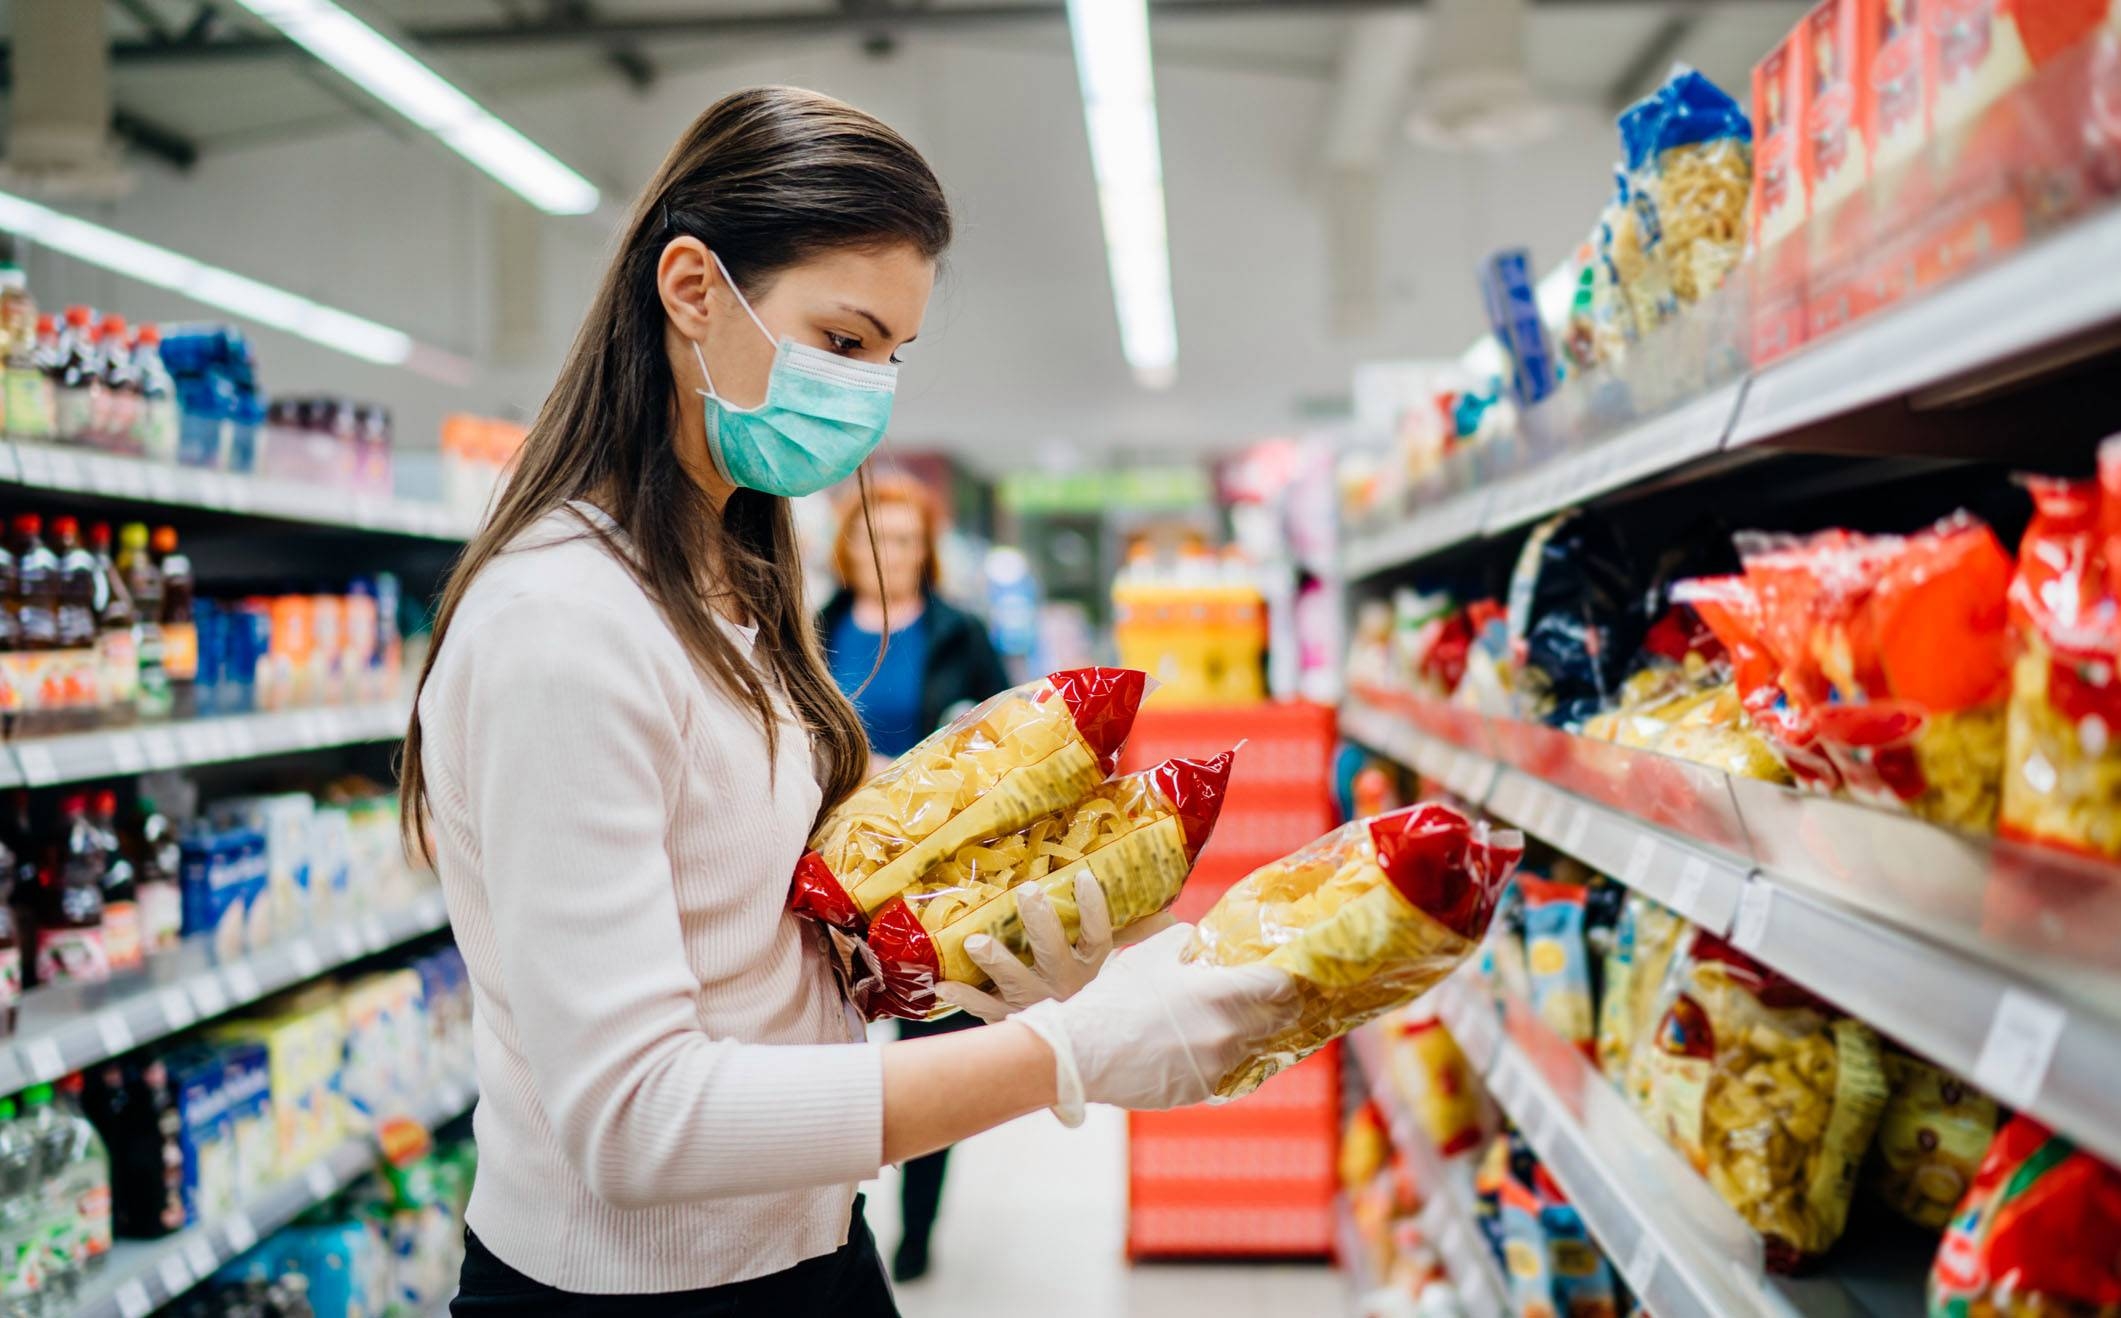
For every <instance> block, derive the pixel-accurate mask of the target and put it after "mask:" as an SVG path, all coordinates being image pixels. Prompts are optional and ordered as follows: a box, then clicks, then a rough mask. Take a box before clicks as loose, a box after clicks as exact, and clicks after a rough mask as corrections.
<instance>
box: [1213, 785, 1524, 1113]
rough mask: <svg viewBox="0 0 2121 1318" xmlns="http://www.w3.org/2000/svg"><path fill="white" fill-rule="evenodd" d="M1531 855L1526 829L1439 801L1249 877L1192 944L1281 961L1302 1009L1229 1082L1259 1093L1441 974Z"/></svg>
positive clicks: (1219, 959) (1343, 830)
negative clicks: (1496, 827)
mask: <svg viewBox="0 0 2121 1318" xmlns="http://www.w3.org/2000/svg"><path fill="white" fill-rule="evenodd" d="M1523 857H1524V838H1523V835H1522V834H1519V833H1517V832H1515V831H1512V830H1500V831H1493V830H1490V829H1489V827H1488V825H1486V824H1484V823H1479V822H1476V821H1473V820H1470V819H1468V818H1466V817H1465V816H1464V815H1462V814H1460V813H1459V812H1458V811H1456V810H1454V809H1452V808H1451V807H1450V806H1447V805H1441V804H1436V803H1433V802H1432V803H1427V804H1423V805H1414V806H1409V807H1407V808H1406V809H1404V810H1395V811H1393V812H1392V813H1390V814H1387V815H1379V816H1377V817H1376V818H1374V819H1358V820H1356V821H1354V822H1353V823H1350V824H1345V825H1343V826H1342V827H1340V828H1338V829H1335V830H1334V831H1333V832H1331V833H1328V834H1326V836H1324V837H1322V838H1320V839H1319V840H1318V841H1316V842H1313V843H1312V844H1311V845H1310V846H1307V847H1305V848H1303V849H1302V850H1301V851H1297V852H1295V853H1294V854H1292V855H1289V856H1287V857H1284V858H1283V859H1281V860H1277V861H1275V862H1274V863H1273V864H1271V865H1267V866H1264V867H1262V868H1260V869H1257V870H1254V871H1253V872H1252V873H1251V874H1249V875H1247V876H1246V877H1244V878H1243V879H1240V880H1239V881H1238V882H1237V884H1236V886H1234V887H1232V888H1231V889H1230V891H1228V892H1227V893H1224V894H1223V896H1222V898H1221V899H1220V900H1219V901H1217V902H1216V903H1215V905H1214V906H1213V907H1212V908H1210V909H1209V911H1208V913H1207V914H1206V915H1204V916H1202V917H1201V921H1200V923H1199V925H1197V926H1196V927H1195V929H1194V932H1193V941H1192V944H1191V946H1189V947H1188V948H1187V951H1186V957H1187V959H1188V960H1192V961H1206V962H1210V963H1212V964H1215V965H1225V966H1232V965H1245V964H1248V963H1251V962H1255V961H1264V962H1266V963H1268V964H1269V965H1274V966H1279V967H1281V968H1282V969H1283V970H1286V971H1287V972H1288V973H1289V974H1290V976H1292V977H1293V978H1294V979H1295V981H1296V989H1297V999H1298V1002H1299V1003H1300V1006H1301V1009H1300V1011H1299V1014H1298V1017H1297V1021H1296V1023H1295V1024H1294V1025H1292V1026H1290V1027H1289V1028H1288V1029H1287V1030H1285V1031H1283V1032H1282V1033H1281V1034H1280V1035H1277V1036H1276V1037H1275V1038H1274V1039H1272V1040H1269V1041H1268V1042H1267V1043H1266V1044H1265V1045H1264V1046H1263V1047H1262V1048H1261V1049H1260V1050H1259V1051H1258V1052H1257V1053H1256V1054H1255V1055H1254V1056H1252V1057H1251V1058H1249V1059H1248V1060H1247V1061H1245V1062H1244V1063H1242V1064H1241V1065H1239V1066H1238V1067H1237V1068H1236V1069H1234V1070H1232V1071H1231V1072H1230V1074H1228V1075H1226V1076H1224V1077H1223V1078H1222V1081H1221V1083H1220V1084H1218V1085H1217V1086H1216V1093H1217V1094H1219V1095H1221V1096H1223V1097H1226V1098H1227V1097H1235V1096H1237V1095H1240V1094H1245V1093H1249V1092H1251V1091H1252V1090H1253V1089H1256V1088H1258V1087H1259V1085H1260V1083H1261V1082H1262V1081H1264V1080H1266V1079H1267V1078H1268V1077H1269V1076H1271V1075H1273V1074H1274V1073H1275V1072H1277V1071H1279V1070H1281V1069H1282V1068H1284V1067H1286V1066H1291V1065H1294V1064H1295V1063H1296V1062H1299V1061H1301V1060H1302V1059H1303V1058H1305V1057H1307V1056H1309V1055H1310V1054H1311V1053H1313V1052H1316V1051H1317V1050H1318V1049H1320V1048H1322V1047H1324V1046H1325V1045H1326V1044H1327V1043H1329V1042H1331V1041H1332V1040H1333V1039H1336V1038H1338V1037H1340V1036H1341V1035H1343V1034H1346V1033H1347V1032H1348V1031H1349V1030H1352V1029H1354V1028H1355V1027H1356V1026H1358V1025H1360V1024H1362V1023H1363V1022H1364V1021H1367V1020H1369V1019H1371V1018H1372V1017H1375V1016H1378V1015H1381V1014H1382V1013H1384V1012H1387V1011H1390V1010H1391V1009H1392V1008H1394V1007H1398V1006H1403V1005H1405V1004H1406V1003H1409V1002H1412V1001H1413V1000H1414V999H1415V998H1417V997H1419V996H1421V994H1423V993H1425V992H1427V991H1428V990H1429V989H1431V988H1433V987H1435V986H1436V984H1437V983H1439V982H1440V981H1441V980H1442V979H1443V978H1444V977H1445V976H1446V975H1449V974H1450V973H1451V972H1452V971H1453V970H1455V969H1457V968H1458V965H1459V963H1460V962H1462V961H1464V960H1465V959H1466V957H1468V956H1470V955H1471V954H1472V952H1473V949H1474V948H1476V947H1478V946H1479V945H1480V940H1481V938H1482V937H1483V936H1484V935H1485V934H1486V933H1487V928H1488V920H1489V918H1490V917H1492V916H1493V915H1494V913H1495V903H1496V900H1497V899H1498V898H1499V897H1500V896H1501V893H1502V888H1503V885H1504V884H1505V883H1507V882H1508V881H1509V878H1510V875H1511V874H1512V872H1514V871H1515V870H1516V868H1517V862H1518V861H1519V860H1521V859H1523Z"/></svg>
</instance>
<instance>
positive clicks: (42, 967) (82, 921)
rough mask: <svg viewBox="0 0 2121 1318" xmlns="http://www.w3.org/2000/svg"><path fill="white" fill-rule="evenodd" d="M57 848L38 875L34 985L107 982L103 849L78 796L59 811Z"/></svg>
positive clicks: (84, 802)
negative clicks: (104, 933) (35, 972)
mask: <svg viewBox="0 0 2121 1318" xmlns="http://www.w3.org/2000/svg"><path fill="white" fill-rule="evenodd" d="M61 814H62V822H61V824H60V832H61V836H60V840H59V845H58V847H57V848H56V849H55V853H56V854H55V855H54V858H53V861H52V863H51V864H50V865H48V866H47V867H46V868H45V869H44V871H43V873H42V874H40V875H39V883H40V885H41V886H42V888H43V893H42V898H43V900H42V901H41V902H40V903H39V910H38V914H37V982H38V983H39V984H53V983H59V982H71V983H90V984H100V983H102V982H104V981H105V980H108V979H109V978H110V949H109V947H108V945H107V944H106V943H105V942H104V938H103V849H102V847H101V846H99V845H98V844H97V839H96V832H95V829H94V827H93V826H91V825H90V824H89V822H88V798H87V796H85V795H84V794H82V793H80V792H76V793H74V794H73V795H71V796H69V797H67V798H66V801H65V803H64V805H63V806H62V807H61Z"/></svg>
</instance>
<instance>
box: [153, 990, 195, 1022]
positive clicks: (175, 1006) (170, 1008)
mask: <svg viewBox="0 0 2121 1318" xmlns="http://www.w3.org/2000/svg"><path fill="white" fill-rule="evenodd" d="M155 1000H156V1001H157V1002H159V1003H160V1004H161V1006H162V1020H163V1023H164V1024H166V1025H168V1026H169V1028H170V1029H171V1030H181V1029H183V1028H184V1027H185V1026H187V1025H189V1024H191V1023H192V1022H193V1021H195V1020H197V1019H199V1013H198V1012H196V1011H194V1010H192V1005H191V999H190V998H187V997H185V996H184V990H183V989H176V988H166V989H163V990H162V991H161V992H160V993H158V994H156V995H155Z"/></svg>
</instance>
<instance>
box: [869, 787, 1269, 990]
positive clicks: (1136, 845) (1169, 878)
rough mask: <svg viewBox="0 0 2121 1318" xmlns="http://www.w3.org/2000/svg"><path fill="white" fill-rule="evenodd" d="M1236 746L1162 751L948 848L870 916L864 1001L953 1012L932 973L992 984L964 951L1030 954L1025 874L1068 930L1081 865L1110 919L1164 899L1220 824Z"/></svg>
mask: <svg viewBox="0 0 2121 1318" xmlns="http://www.w3.org/2000/svg"><path fill="white" fill-rule="evenodd" d="M1235 754H1236V752H1234V751H1224V752H1223V753H1222V754H1220V755H1217V756H1215V757H1214V758H1212V759H1207V760H1187V759H1170V760H1165V761H1164V762H1163V763H1162V764H1159V765H1157V766H1155V767H1154V768H1150V769H1144V770H1142V771H1141V772H1139V773H1130V774H1127V775H1126V776H1124V777H1120V778H1114V779H1112V780H1111V781H1109V782H1107V783H1105V784H1104V785H1102V786H1100V787H1096V788H1093V789H1092V790H1091V791H1089V792H1088V793H1086V794H1085V795H1084V796H1083V797H1082V799H1080V800H1078V801H1076V802H1075V803H1074V804H1072V805H1069V806H1067V807H1066V808H1064V809H1061V810H1056V811H1054V812H1052V813H1051V814H1047V815H1044V816H1042V817H1040V818H1038V819H1036V820H1033V821H1032V822H1031V823H1030V824H1028V825H1026V826H1025V827H1023V828H1020V829H1016V830H1015V831H1013V832H1009V833H1004V834H1001V835H999V836H995V837H984V838H980V839H978V840H977V841H973V842H968V843H966V844H965V845H963V846H961V847H959V848H958V849H957V850H955V851H953V852H951V853H950V854H949V855H948V856H947V857H946V858H944V859H943V860H941V861H939V862H938V863H937V864H936V865H934V866H933V867H932V868H930V869H929V870H928V871H927V873H925V874H924V875H922V876H921V877H920V878H919V879H917V880H915V881H914V882H913V883H911V884H910V885H908V886H907V888H906V889H905V891H903V892H902V893H900V894H899V895H898V896H896V897H894V898H892V900H891V901H890V902H889V903H887V904H886V905H885V906H884V907H883V908H882V909H881V910H879V911H878V912H877V913H876V915H875V917H874V918H873V919H871V920H870V922H869V937H868V942H869V950H870V951H871V952H872V953H873V954H874V955H875V957H876V961H877V965H878V974H879V977H880V984H879V986H877V987H876V988H874V989H872V990H871V992H870V994H869V996H868V1000H867V1001H866V1002H865V1003H864V1005H865V1006H867V1007H869V1008H870V1009H871V1010H873V1011H878V1012H882V1013H884V1014H887V1015H893V1016H903V1017H913V1018H920V1017H926V1016H933V1015H945V1014H948V1009H947V1008H943V1007H942V1006H941V1004H940V1003H938V1002H937V1001H936V997H935V985H936V983H937V981H939V980H949V981H952V982H954V983H959V984H970V985H972V986H973V987H975V988H984V987H986V986H987V984H988V977H987V973H986V972H985V971H984V970H981V969H980V967H979V965H978V963H976V962H974V961H973V960H972V958H971V957H970V956H967V955H966V953H965V940H966V939H968V938H970V937H972V936H973V935H974V934H985V935H987V936H988V937H989V938H992V939H994V940H995V941H996V942H998V943H1000V944H1001V945H1002V946H1003V947H1005V948H1007V949H1009V951H1010V952H1011V953H1013V954H1014V955H1015V956H1016V957H1017V958H1018V959H1019V960H1021V961H1023V962H1024V963H1025V964H1026V965H1028V964H1030V962H1031V944H1030V942H1029V940H1028V938H1027V936H1026V934H1025V931H1024V922H1023V920H1022V918H1021V917H1020V916H1019V914H1018V911H1017V905H1016V903H1017V895H1018V893H1019V892H1020V890H1021V886H1022V885H1024V884H1031V883H1035V884H1037V885H1038V886H1039V887H1040V888H1041V889H1042V890H1043V891H1044V893H1045V895H1046V899H1047V901H1048V902H1050V903H1051V904H1052V906H1053V913H1054V914H1055V915H1057V916H1059V917H1060V921H1061V927H1062V929H1063V930H1064V931H1065V932H1066V933H1067V935H1068V936H1069V938H1070V939H1073V938H1074V937H1075V936H1076V934H1077V932H1078V929H1079V923H1078V920H1079V917H1078V912H1077V910H1076V906H1075V881H1076V879H1077V878H1079V877H1081V876H1082V875H1083V874H1085V873H1088V874H1093V875H1095V876H1096V878H1097V881H1098V886H1099V887H1100V888H1102V889H1103V891H1104V896H1105V903H1106V906H1107V908H1108V910H1109V912H1110V914H1111V917H1112V927H1113V928H1114V929H1124V928H1126V927H1127V926H1128V925H1130V924H1133V923H1135V922H1136V921H1137V920H1143V919H1147V918H1148V917H1149V916H1152V915H1155V914H1157V913H1158V912H1160V911H1163V910H1165V909H1167V908H1169V907H1170V905H1171V903H1172V902H1175V901H1177V900H1178V893H1179V889H1180V888H1182V887H1183V886H1184V885H1185V882H1186V876H1187V875H1188V874H1189V873H1191V872H1192V869H1193V862H1194V860H1195V859H1196V858H1197V857H1198V856H1199V855H1200V853H1201V849H1202V848H1204V847H1206V846H1207V845H1208V839H1209V837H1210V836H1211V835H1212V834H1213V833H1214V831H1215V821H1216V818H1217V817H1218V816H1219V815H1220V814H1221V813H1222V805H1223V797H1224V795H1225V794H1226V793H1227V792H1228V790H1229V786H1230V765H1231V761H1232V759H1233V758H1234V756H1235Z"/></svg>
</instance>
